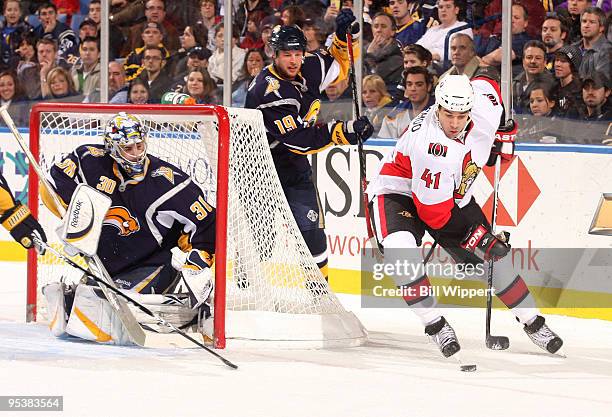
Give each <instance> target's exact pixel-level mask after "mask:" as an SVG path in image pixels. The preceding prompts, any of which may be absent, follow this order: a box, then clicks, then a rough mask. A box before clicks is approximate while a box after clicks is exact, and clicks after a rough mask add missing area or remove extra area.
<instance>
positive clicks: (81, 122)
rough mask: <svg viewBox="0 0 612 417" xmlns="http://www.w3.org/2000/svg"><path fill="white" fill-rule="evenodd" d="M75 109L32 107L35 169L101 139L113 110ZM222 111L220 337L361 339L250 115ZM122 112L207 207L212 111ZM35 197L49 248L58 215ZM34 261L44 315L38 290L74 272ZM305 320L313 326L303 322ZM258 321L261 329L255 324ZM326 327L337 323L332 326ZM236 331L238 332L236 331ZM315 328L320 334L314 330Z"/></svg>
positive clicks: (212, 194) (213, 173)
mask: <svg viewBox="0 0 612 417" xmlns="http://www.w3.org/2000/svg"><path fill="white" fill-rule="evenodd" d="M85 108H86V107H84V109H83V111H80V110H79V112H78V113H60V112H43V113H41V116H40V119H41V122H40V127H39V129H38V131H39V132H40V133H39V135H40V137H39V147H40V158H39V160H40V164H41V167H42V169H43V171H45V172H47V171H48V169H49V167H50V166H51V164H53V163H56V162H58V160H59V159H61V157H62V155H63V154H65V153H67V152H71V151H72V150H74V149H75V148H76V147H77V146H79V145H83V144H88V143H91V144H100V143H102V139H101V133H102V129H103V127H104V125H105V123H106V121H107V120H108V119H109V118H110V117H112V116H113V114H112V113H104V112H98V113H95V110H94V111H93V112H87V111H86V110H85ZM227 110H228V113H229V115H230V131H231V135H230V140H229V143H230V161H229V178H227V181H228V188H229V192H228V196H227V200H228V220H227V222H228V224H227V263H226V265H227V274H226V289H227V290H226V311H227V314H226V317H227V319H226V320H227V324H226V329H225V332H226V334H227V336H228V337H237V338H256V339H258V338H262V339H282V340H291V338H296V339H343V340H352V342H351V344H357V343H359V342H361V341H363V339H364V336H365V334H364V331H363V328H362V326H361V325H360V323H359V321H358V320H357V319H356V318H355V316H353V315H352V314H351V313H348V312H346V311H345V309H344V308H343V307H342V305H341V304H340V302H339V301H338V299H337V298H336V296H335V295H334V294H333V292H331V291H330V290H329V289H328V285H327V283H326V282H325V280H324V278H323V276H322V275H321V273H320V271H319V269H318V267H317V265H316V264H315V263H314V261H313V259H312V257H311V256H310V253H309V251H308V248H307V247H306V244H305V243H304V241H303V239H302V237H301V234H300V232H299V230H298V229H297V226H296V224H295V220H294V219H293V217H292V214H291V211H290V209H289V206H288V204H287V202H286V200H285V197H284V194H283V191H282V189H281V186H280V182H279V180H278V176H277V174H276V171H275V169H274V166H273V162H272V158H271V155H270V152H269V148H268V144H267V140H266V136H265V130H264V126H263V120H262V119H261V115H260V113H259V112H258V111H253V110H245V109H227ZM125 111H128V112H130V109H129V108H126V109H125ZM131 112H132V113H134V114H136V115H137V116H138V117H140V118H141V120H143V122H144V123H145V124H146V126H147V127H148V128H149V141H148V152H149V153H150V154H152V155H155V156H157V157H159V158H161V159H164V160H166V161H168V162H170V163H172V164H174V165H176V166H177V167H179V168H180V169H182V170H183V171H185V172H186V173H187V174H188V175H190V176H191V177H192V179H193V180H194V181H195V182H196V183H197V184H198V185H199V186H200V188H201V189H202V191H203V193H204V196H205V198H206V199H207V201H208V202H209V203H210V204H212V205H216V202H217V190H216V187H217V172H218V167H217V149H218V122H217V120H216V116H195V115H188V114H181V112H180V107H177V110H176V112H172V113H171V114H168V113H166V114H163V113H160V114H139V113H138V112H137V111H131ZM219 198H224V196H219ZM38 204H39V219H40V222H41V224H42V225H43V227H44V228H45V230H46V231H48V232H47V234H48V235H49V240H50V241H51V243H52V244H54V245H56V247H58V248H59V247H60V245H59V244H58V242H57V238H56V237H55V233H54V232H53V230H55V229H56V228H57V227H58V226H59V220H58V219H56V218H55V216H53V215H52V214H51V212H50V211H49V210H48V209H47V208H46V207H44V205H43V204H42V202H39V203H38ZM37 265H38V274H37V277H36V278H35V284H36V286H37V289H38V302H37V309H38V312H39V315H40V314H41V313H42V314H43V315H44V314H45V308H44V302H43V300H42V299H43V297H42V296H41V294H40V289H41V287H42V286H43V285H44V284H45V283H47V282H50V281H56V280H58V278H59V277H61V276H63V277H66V280H67V281H72V280H78V279H79V278H80V276H81V274H80V273H79V272H78V271H75V270H74V269H72V268H71V267H69V266H66V265H64V264H63V262H62V261H60V260H58V259H56V258H54V257H53V256H52V255H45V256H42V257H40V256H39V257H38V262H37ZM30 279H32V278H30ZM218 279H220V278H219V277H217V280H218ZM30 284H32V282H30ZM231 312H238V313H237V314H235V315H232V313H231ZM255 312H257V313H260V314H258V315H257V316H255V318H254V316H253V315H252V314H249V315H245V314H244V313H255ZM272 313H273V314H272ZM215 314H220V312H218V311H215ZM296 315H299V316H296ZM296 317H297V319H296ZM283 318H285V319H286V320H285V321H283V320H282V319H283ZM321 318H324V319H326V320H327V319H331V321H332V325H330V324H329V323H327V324H326V323H323V322H321ZM279 319H281V320H279ZM262 320H263V321H262ZM304 320H306V321H312V323H306V324H305V327H308V329H302V332H301V333H300V331H299V330H298V329H295V325H296V323H301V322H302V321H304ZM311 324H312V325H314V328H310V325H311ZM262 325H263V327H268V328H267V329H260V328H259V327H262ZM284 327H286V328H284ZM335 327H339V329H337V330H339V332H338V331H336V330H334V329H335ZM241 328H244V332H242V331H241V330H238V329H241ZM319 329H321V331H320V333H322V334H321V335H316V333H317V332H318V330H319ZM266 333H270V335H268V336H266V335H265V334H266Z"/></svg>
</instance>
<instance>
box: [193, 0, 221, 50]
mask: <svg viewBox="0 0 612 417" xmlns="http://www.w3.org/2000/svg"><path fill="white" fill-rule="evenodd" d="M216 8H217V2H216V0H200V14H201V19H200V20H199V21H198V24H201V25H202V26H204V27H205V28H207V29H208V44H207V45H206V47H207V48H208V49H209V50H210V51H214V50H215V26H216V25H218V24H219V23H221V21H222V20H223V17H222V16H219V15H217V12H216V10H217V9H216Z"/></svg>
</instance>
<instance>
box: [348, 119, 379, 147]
mask: <svg viewBox="0 0 612 417" xmlns="http://www.w3.org/2000/svg"><path fill="white" fill-rule="evenodd" d="M342 130H344V133H345V134H346V138H347V139H348V141H349V143H350V144H351V145H357V143H358V142H359V140H358V139H357V135H359V137H361V140H362V141H363V142H365V141H366V140H367V139H369V138H370V136H372V134H373V133H374V126H372V123H370V120H368V118H367V117H366V116H361V117H359V118H357V120H349V121H347V122H344V124H343V126H342Z"/></svg>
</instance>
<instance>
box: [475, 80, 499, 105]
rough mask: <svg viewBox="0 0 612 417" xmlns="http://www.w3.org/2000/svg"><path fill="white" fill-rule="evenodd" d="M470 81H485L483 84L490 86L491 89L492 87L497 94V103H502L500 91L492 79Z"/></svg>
mask: <svg viewBox="0 0 612 417" xmlns="http://www.w3.org/2000/svg"><path fill="white" fill-rule="evenodd" d="M472 81H485V82H487V83H489V84H491V87H493V89H494V90H495V92H496V93H497V98H498V99H499V102H500V103H501V102H502V94H501V89H500V87H499V84H498V83H496V82H495V81H493V80H492V79H490V78H487V77H475V78H472Z"/></svg>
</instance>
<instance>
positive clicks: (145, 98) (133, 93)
mask: <svg viewBox="0 0 612 417" xmlns="http://www.w3.org/2000/svg"><path fill="white" fill-rule="evenodd" d="M149 96H150V94H149V86H148V85H147V83H145V82H144V81H142V80H141V79H140V78H134V79H133V80H132V81H131V82H130V87H129V89H128V103H132V104H147V103H148V102H149Z"/></svg>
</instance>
